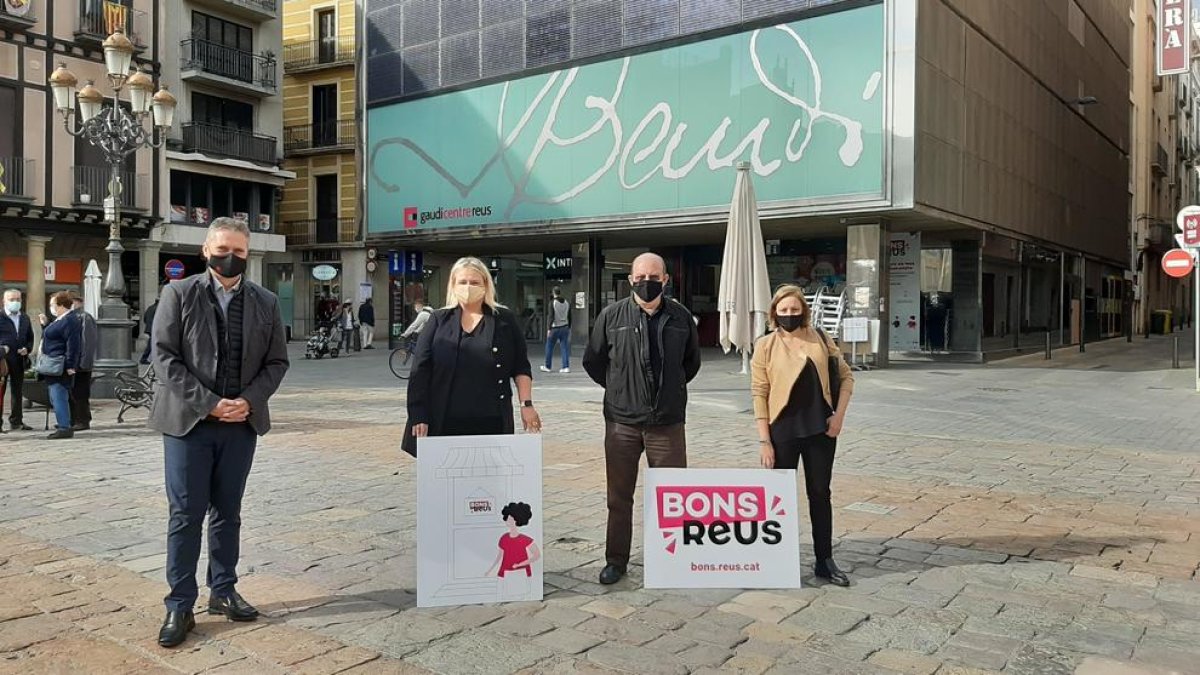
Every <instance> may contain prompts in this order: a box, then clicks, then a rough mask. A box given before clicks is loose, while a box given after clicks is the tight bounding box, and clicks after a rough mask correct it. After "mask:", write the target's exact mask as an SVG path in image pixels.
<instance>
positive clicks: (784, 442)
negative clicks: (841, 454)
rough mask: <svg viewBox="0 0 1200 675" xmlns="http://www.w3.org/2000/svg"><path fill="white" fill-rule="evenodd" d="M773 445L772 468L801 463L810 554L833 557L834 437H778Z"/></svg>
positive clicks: (788, 467) (823, 557)
mask: <svg viewBox="0 0 1200 675" xmlns="http://www.w3.org/2000/svg"><path fill="white" fill-rule="evenodd" d="M772 445H774V446H775V468H776V469H796V468H798V467H799V464H800V463H801V462H803V463H804V491H805V493H807V495H808V518H809V520H810V521H811V522H812V540H813V553H814V554H815V555H816V558H817V560H825V559H827V558H832V557H833V505H832V503H831V502H830V497H831V492H830V489H829V485H830V483H831V482H832V481H833V456H834V454H836V452H837V439H836V438H830V437H829V436H826V435H825V434H817V435H816V436H807V437H805V438H793V439H779V441H778V442H773V443H772Z"/></svg>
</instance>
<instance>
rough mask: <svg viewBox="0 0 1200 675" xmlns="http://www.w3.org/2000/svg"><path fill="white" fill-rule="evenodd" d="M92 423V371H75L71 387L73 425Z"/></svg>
mask: <svg viewBox="0 0 1200 675" xmlns="http://www.w3.org/2000/svg"><path fill="white" fill-rule="evenodd" d="M91 423H92V371H90V370H77V371H75V381H74V383H73V384H72V385H71V424H91Z"/></svg>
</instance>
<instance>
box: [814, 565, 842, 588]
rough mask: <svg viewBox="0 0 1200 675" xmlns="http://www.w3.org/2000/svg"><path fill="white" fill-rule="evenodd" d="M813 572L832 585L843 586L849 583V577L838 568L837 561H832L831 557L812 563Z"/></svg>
mask: <svg viewBox="0 0 1200 675" xmlns="http://www.w3.org/2000/svg"><path fill="white" fill-rule="evenodd" d="M813 574H816V575H817V576H818V577H819V578H821V579H824V580H826V581H828V582H829V583H831V584H833V585H834V586H842V587H843V588H844V587H846V586H849V585H850V577H848V576H846V573H845V572H843V571H842V570H840V569H838V566H837V563H835V562H834V561H833V558H825V559H824V560H818V561H817V563H816V564H815V565H813Z"/></svg>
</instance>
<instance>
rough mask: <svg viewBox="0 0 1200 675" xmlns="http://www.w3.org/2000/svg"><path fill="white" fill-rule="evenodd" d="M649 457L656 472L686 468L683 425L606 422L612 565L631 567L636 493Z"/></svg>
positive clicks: (608, 554) (607, 553)
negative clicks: (641, 467)
mask: <svg viewBox="0 0 1200 675" xmlns="http://www.w3.org/2000/svg"><path fill="white" fill-rule="evenodd" d="M642 452H645V453H646V462H647V463H648V464H649V465H650V468H652V469H658V468H664V469H666V468H679V469H682V468H686V467H687V438H686V437H685V435H684V430H683V424H672V425H668V426H654V427H651V426H633V425H629V424H618V423H616V422H605V424H604V468H605V472H606V474H607V476H608V541H607V545H606V548H605V552H604V553H605V558H606V559H607V562H608V564H610V565H619V566H621V567H624V566H626V565H628V564H629V546H630V541H631V540H632V539H633V493H634V491H635V490H636V488H637V478H638V464H639V462H640V461H641V458H642Z"/></svg>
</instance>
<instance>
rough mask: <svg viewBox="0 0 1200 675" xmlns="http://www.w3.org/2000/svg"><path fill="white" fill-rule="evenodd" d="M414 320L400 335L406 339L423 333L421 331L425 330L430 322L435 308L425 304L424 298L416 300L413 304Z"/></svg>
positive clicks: (414, 337)
mask: <svg viewBox="0 0 1200 675" xmlns="http://www.w3.org/2000/svg"><path fill="white" fill-rule="evenodd" d="M412 308H413V312H414V315H413V320H412V322H411V323H409V324H408V327H407V328H405V329H404V332H403V333H401V334H400V337H402V338H404V339H405V340H407V339H409V338H412V339H416V338H417V337H419V336H420V335H421V331H423V330H425V326H426V325H427V324H428V323H429V317H431V316H433V308H431V307H429V306H428V305H426V304H425V301H424V300H414V301H413V304H412Z"/></svg>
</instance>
